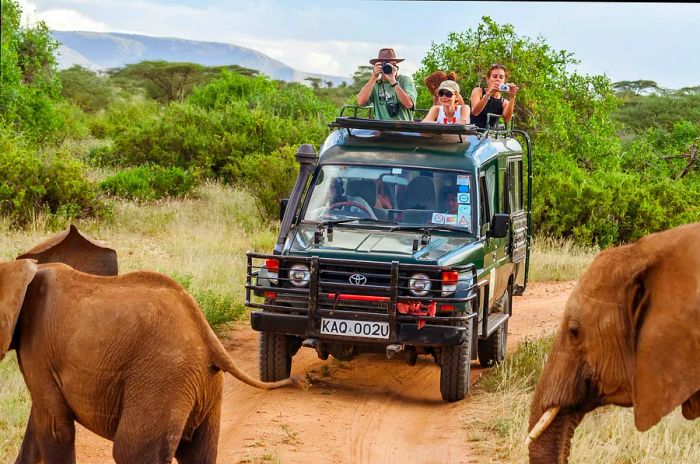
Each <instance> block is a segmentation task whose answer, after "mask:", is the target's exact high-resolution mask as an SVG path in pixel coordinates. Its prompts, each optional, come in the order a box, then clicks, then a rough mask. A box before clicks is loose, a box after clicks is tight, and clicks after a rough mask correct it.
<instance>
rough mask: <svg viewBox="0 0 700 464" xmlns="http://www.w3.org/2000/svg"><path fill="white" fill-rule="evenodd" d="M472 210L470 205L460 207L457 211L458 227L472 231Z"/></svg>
mask: <svg viewBox="0 0 700 464" xmlns="http://www.w3.org/2000/svg"><path fill="white" fill-rule="evenodd" d="M471 224H472V209H471V206H470V205H459V208H458V209H457V225H458V226H459V227H466V228H467V229H470V230H471Z"/></svg>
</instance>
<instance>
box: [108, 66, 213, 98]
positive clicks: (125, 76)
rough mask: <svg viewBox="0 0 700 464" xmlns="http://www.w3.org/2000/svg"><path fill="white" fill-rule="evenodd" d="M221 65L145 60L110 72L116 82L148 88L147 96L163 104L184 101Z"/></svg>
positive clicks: (127, 85) (211, 76)
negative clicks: (211, 65) (210, 65)
mask: <svg viewBox="0 0 700 464" xmlns="http://www.w3.org/2000/svg"><path fill="white" fill-rule="evenodd" d="M220 69H221V68H220V67H214V68H210V67H207V66H203V65H201V64H195V63H173V62H169V61H162V60H161V61H142V62H140V63H135V64H128V65H126V66H124V67H123V68H113V69H110V70H108V71H107V73H108V74H109V76H110V78H111V79H112V80H113V82H115V83H120V84H122V85H124V86H125V87H127V88H128V87H129V86H130V85H132V86H133V85H135V86H137V87H141V88H143V89H144V90H145V91H146V95H147V96H148V97H150V98H152V99H154V100H158V101H160V102H162V103H170V102H172V101H182V100H183V99H184V98H186V97H187V96H188V95H189V94H190V93H192V90H193V89H194V87H195V86H196V85H198V84H203V83H205V82H207V81H209V80H211V79H212V78H213V77H215V76H216V75H218V74H219V72H220Z"/></svg>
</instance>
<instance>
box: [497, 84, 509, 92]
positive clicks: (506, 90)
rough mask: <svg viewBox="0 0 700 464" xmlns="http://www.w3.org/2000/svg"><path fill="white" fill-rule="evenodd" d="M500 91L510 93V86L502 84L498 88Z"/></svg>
mask: <svg viewBox="0 0 700 464" xmlns="http://www.w3.org/2000/svg"><path fill="white" fill-rule="evenodd" d="M498 90H499V91H501V92H508V91H509V90H510V86H509V85H508V84H501V85H500V86H499V87H498Z"/></svg>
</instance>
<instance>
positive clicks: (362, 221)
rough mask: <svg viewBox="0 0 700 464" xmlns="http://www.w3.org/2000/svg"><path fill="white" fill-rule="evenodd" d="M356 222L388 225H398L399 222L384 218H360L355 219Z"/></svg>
mask: <svg viewBox="0 0 700 464" xmlns="http://www.w3.org/2000/svg"><path fill="white" fill-rule="evenodd" d="M357 222H358V223H360V224H378V225H389V226H398V225H399V223H398V222H396V221H387V220H384V219H372V218H368V217H367V218H361V219H358V220H357Z"/></svg>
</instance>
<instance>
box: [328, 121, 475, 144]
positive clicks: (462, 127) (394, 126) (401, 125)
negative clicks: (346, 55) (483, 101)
mask: <svg viewBox="0 0 700 464" xmlns="http://www.w3.org/2000/svg"><path fill="white" fill-rule="evenodd" d="M328 127H331V128H340V129H346V130H347V131H348V134H349V135H352V131H351V129H369V130H376V131H392V132H422V133H429V134H455V135H459V136H460V137H459V138H460V141H462V135H477V134H479V133H480V132H479V131H478V129H477V127H476V126H474V125H473V124H435V123H433V122H418V121H393V120H392V121H385V120H381V119H365V118H355V117H339V118H335V121H334V122H332V123H330V124H328Z"/></svg>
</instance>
